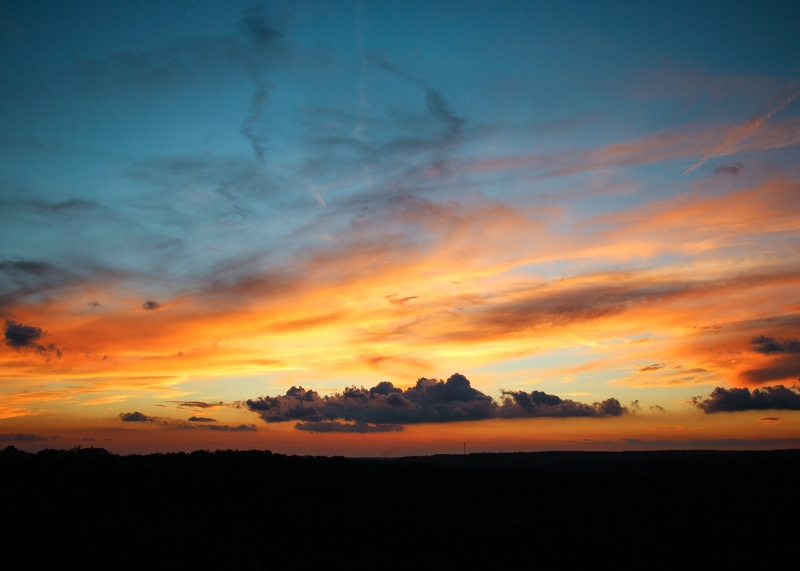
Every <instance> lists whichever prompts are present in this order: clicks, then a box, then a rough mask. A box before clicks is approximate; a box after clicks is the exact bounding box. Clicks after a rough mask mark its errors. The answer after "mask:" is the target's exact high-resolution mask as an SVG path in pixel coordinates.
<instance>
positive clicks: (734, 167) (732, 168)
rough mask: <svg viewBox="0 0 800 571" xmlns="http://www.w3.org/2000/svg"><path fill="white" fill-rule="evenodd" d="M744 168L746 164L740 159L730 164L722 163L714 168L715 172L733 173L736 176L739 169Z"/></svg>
mask: <svg viewBox="0 0 800 571" xmlns="http://www.w3.org/2000/svg"><path fill="white" fill-rule="evenodd" d="M742 170H744V165H743V164H742V163H740V162H739V161H736V162H735V163H732V164H729V165H721V166H718V167H717V168H715V169H714V174H732V175H734V176H736V175H738V174H739V171H742Z"/></svg>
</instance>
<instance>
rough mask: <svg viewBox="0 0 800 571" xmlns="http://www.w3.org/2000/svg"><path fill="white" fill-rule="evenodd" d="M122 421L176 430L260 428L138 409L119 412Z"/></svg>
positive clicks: (245, 430)
mask: <svg viewBox="0 0 800 571" xmlns="http://www.w3.org/2000/svg"><path fill="white" fill-rule="evenodd" d="M119 417H120V419H121V420H122V422H148V423H154V424H156V425H157V426H159V427H161V428H170V429H174V430H198V429H201V430H202V429H205V430H216V431H221V432H257V431H258V429H257V428H256V427H255V426H254V425H252V424H240V425H239V426H229V425H227V424H222V425H219V424H213V423H215V422H217V421H216V420H215V419H213V418H207V417H201V416H192V417H190V418H189V421H185V420H180V419H174V418H164V417H160V416H147V415H146V414H144V413H142V412H138V411H134V412H121V413H120V414H119Z"/></svg>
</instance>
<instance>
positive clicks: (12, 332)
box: [4, 319, 45, 351]
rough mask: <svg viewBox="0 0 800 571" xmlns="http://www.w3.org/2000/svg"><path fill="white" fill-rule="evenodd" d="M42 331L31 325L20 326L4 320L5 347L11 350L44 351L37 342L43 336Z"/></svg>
mask: <svg viewBox="0 0 800 571" xmlns="http://www.w3.org/2000/svg"><path fill="white" fill-rule="evenodd" d="M44 334H45V333H44V331H42V330H41V329H39V328H38V327H34V326H33V325H22V324H21V323H17V322H15V321H11V320H10V319H6V328H5V332H4V335H5V340H6V345H8V346H9V347H11V348H12V349H36V350H37V351H44V350H45V348H44V346H42V345H39V344H38V343H37V341H38V340H39V339H41V338H42V336H44Z"/></svg>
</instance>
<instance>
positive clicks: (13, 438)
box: [0, 432, 58, 442]
mask: <svg viewBox="0 0 800 571" xmlns="http://www.w3.org/2000/svg"><path fill="white" fill-rule="evenodd" d="M56 438H58V436H42V435H40V434H32V433H30V432H29V433H23V432H17V433H15V434H0V442H44V441H46V440H55V439H56Z"/></svg>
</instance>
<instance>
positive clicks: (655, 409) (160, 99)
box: [0, 0, 800, 456]
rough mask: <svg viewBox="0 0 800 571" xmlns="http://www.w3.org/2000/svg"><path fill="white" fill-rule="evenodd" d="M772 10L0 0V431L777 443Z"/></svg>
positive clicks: (780, 420)
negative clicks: (1, 331)
mask: <svg viewBox="0 0 800 571" xmlns="http://www.w3.org/2000/svg"><path fill="white" fill-rule="evenodd" d="M798 21H800V5H799V4H798V3H796V2H737V3H734V4H731V3H729V2H693V1H692V2H670V3H641V2H558V3H555V2H535V1H527V2H523V1H506V2H470V1H459V2H455V1H452V2H451V1H430V0H428V1H411V0H408V1H403V2H387V1H382V2H371V1H367V0H356V1H352V2H349V1H344V0H343V1H337V2H311V1H304V0H301V1H293V2H268V3H263V4H259V3H255V4H254V3H251V2H236V1H228V2H210V1H192V2H183V1H177V0H176V1H174V2H168V3H165V2H155V1H149V0H137V1H135V2H133V1H130V2H128V1H118V2H113V3H109V2H101V1H89V0H86V1H82V2H69V3H66V2H57V1H52V2H45V1H36V0H32V1H26V2H9V1H3V2H0V323H2V326H3V338H2V339H1V340H0V446H7V445H14V446H17V447H20V448H23V449H28V450H38V449H43V448H47V447H50V448H54V447H56V448H66V447H73V446H101V447H104V448H107V449H109V450H111V451H114V452H120V453H131V452H138V453H143V452H163V451H176V450H194V449H199V448H202V449H225V448H238V449H250V448H261V449H263V448H267V449H270V450H273V451H275V452H285V453H293V454H326V455H332V454H344V455H351V456H396V455H407V454H431V453H459V452H463V451H464V450H466V451H467V452H484V451H487V452H491V451H528V450H531V451H533V450H554V449H570V450H645V449H663V448H755V449H759V448H796V447H800V412H798V411H800V388H798V387H797V384H798V381H800V288H799V287H798V286H800V248H799V247H798V246H799V245H800V161H798V159H800V146H798V144H800V35H798V34H797V33H796V22H798Z"/></svg>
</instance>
